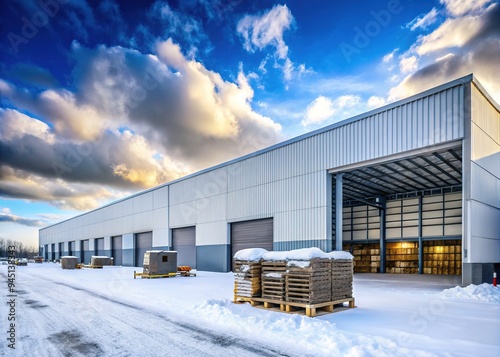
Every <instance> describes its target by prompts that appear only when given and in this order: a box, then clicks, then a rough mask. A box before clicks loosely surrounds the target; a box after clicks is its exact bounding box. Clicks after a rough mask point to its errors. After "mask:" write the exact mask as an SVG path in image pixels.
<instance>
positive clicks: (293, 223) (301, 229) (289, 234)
mask: <svg viewBox="0 0 500 357" xmlns="http://www.w3.org/2000/svg"><path fill="white" fill-rule="evenodd" d="M273 217H274V241H275V242H289V241H304V240H315V239H325V237H327V236H328V235H327V232H326V210H325V209H324V208H323V207H318V208H311V209H304V210H296V211H288V212H279V213H276V214H275V215H274V216H273Z"/></svg>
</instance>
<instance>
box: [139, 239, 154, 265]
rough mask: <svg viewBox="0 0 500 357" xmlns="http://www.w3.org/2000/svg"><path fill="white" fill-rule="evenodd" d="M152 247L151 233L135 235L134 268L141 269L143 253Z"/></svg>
mask: <svg viewBox="0 0 500 357" xmlns="http://www.w3.org/2000/svg"><path fill="white" fill-rule="evenodd" d="M152 247H153V233H152V232H144V233H137V234H135V266H136V267H142V265H143V263H144V253H146V251H148V250H151V249H152Z"/></svg>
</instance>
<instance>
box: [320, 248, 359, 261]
mask: <svg viewBox="0 0 500 357" xmlns="http://www.w3.org/2000/svg"><path fill="white" fill-rule="evenodd" d="M327 255H328V257H329V258H330V259H335V260H339V259H348V260H353V259H354V257H353V256H352V254H351V253H349V252H344V251H341V250H337V251H333V252H330V253H328V254H327Z"/></svg>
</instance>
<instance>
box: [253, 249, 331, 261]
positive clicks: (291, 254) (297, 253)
mask: <svg viewBox="0 0 500 357" xmlns="http://www.w3.org/2000/svg"><path fill="white" fill-rule="evenodd" d="M262 258H263V259H264V260H311V259H314V258H329V256H328V254H327V253H325V252H323V251H322V250H321V249H319V248H316V247H312V248H303V249H295V250H290V251H285V252H267V253H266V254H264V256H263V257H262Z"/></svg>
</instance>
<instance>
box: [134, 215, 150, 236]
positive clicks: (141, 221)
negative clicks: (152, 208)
mask: <svg viewBox="0 0 500 357" xmlns="http://www.w3.org/2000/svg"><path fill="white" fill-rule="evenodd" d="M133 222H134V230H133V231H132V232H141V231H146V230H152V229H153V214H152V212H142V213H136V214H134V215H133Z"/></svg>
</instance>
